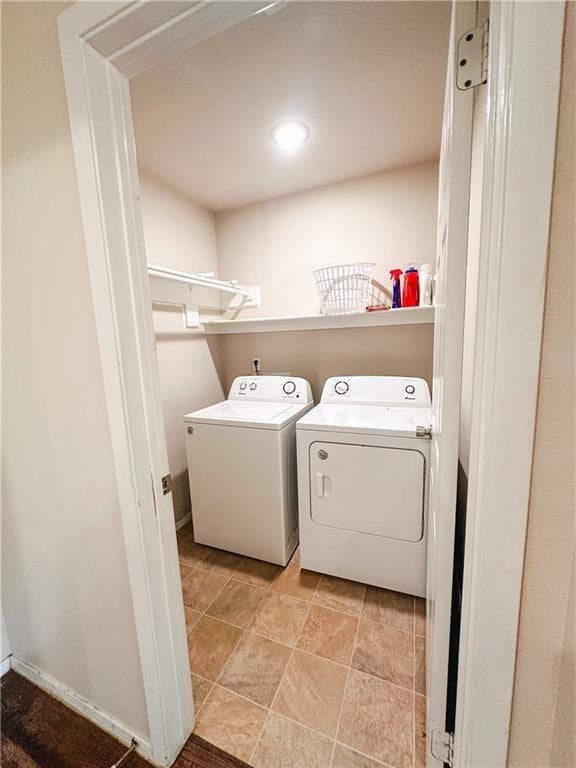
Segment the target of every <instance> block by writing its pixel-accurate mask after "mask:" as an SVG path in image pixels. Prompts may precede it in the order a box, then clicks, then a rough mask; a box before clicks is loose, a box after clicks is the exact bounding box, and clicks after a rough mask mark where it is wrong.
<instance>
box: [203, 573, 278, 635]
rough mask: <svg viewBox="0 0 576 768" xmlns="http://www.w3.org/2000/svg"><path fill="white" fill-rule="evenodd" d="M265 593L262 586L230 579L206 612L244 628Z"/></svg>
mask: <svg viewBox="0 0 576 768" xmlns="http://www.w3.org/2000/svg"><path fill="white" fill-rule="evenodd" d="M265 595H266V591H265V590H263V589H261V588H260V587H253V586H251V585H250V584H244V583H243V582H240V581H234V580H233V579H230V581H229V582H228V584H226V586H225V587H224V589H223V590H222V592H220V594H219V595H218V597H217V598H216V599H215V600H214V602H213V603H212V604H211V605H210V607H209V608H208V609H207V610H206V614H207V615H208V616H213V617H214V618H216V619H222V621H227V622H229V623H230V624H235V625H236V626H237V627H242V628H244V627H247V626H248V624H249V622H250V620H251V619H252V617H253V616H254V614H255V613H256V611H257V610H258V606H259V605H260V603H261V602H262V600H263V599H264V596H265Z"/></svg>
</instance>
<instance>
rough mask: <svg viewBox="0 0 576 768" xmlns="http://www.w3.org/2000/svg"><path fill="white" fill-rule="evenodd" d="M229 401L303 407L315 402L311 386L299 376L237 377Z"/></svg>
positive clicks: (231, 388)
mask: <svg viewBox="0 0 576 768" xmlns="http://www.w3.org/2000/svg"><path fill="white" fill-rule="evenodd" d="M228 399H229V400H259V401H260V402H282V401H288V402H293V403H297V404H303V405H307V404H309V403H311V402H313V400H312V390H311V389H310V384H309V383H308V382H307V381H306V379H301V378H299V377H298V376H237V377H236V378H235V379H234V381H233V382H232V386H231V387H230V394H229V395H228Z"/></svg>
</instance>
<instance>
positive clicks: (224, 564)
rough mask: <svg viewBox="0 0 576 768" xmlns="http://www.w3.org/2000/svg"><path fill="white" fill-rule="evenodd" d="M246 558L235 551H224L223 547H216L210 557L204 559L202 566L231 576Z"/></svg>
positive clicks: (206, 569) (220, 574) (212, 571)
mask: <svg viewBox="0 0 576 768" xmlns="http://www.w3.org/2000/svg"><path fill="white" fill-rule="evenodd" d="M243 559H244V558H242V557H241V556H240V555H235V554H234V553H233V552H224V550H222V549H214V550H212V552H211V553H210V554H209V555H208V557H207V558H206V559H205V560H203V561H202V563H201V566H202V568H203V569H204V570H205V571H210V572H211V573H217V574H218V575H219V576H226V577H230V576H232V574H233V573H234V571H235V570H236V569H237V568H238V566H239V565H240V563H241V562H242V560H243Z"/></svg>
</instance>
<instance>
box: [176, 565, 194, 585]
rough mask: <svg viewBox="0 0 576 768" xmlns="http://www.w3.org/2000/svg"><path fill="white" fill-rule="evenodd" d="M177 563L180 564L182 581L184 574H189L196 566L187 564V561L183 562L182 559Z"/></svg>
mask: <svg viewBox="0 0 576 768" xmlns="http://www.w3.org/2000/svg"><path fill="white" fill-rule="evenodd" d="M179 565H180V581H184V579H185V578H186V576H188V575H190V574H191V573H192V571H193V570H194V568H195V567H196V566H195V565H189V564H188V563H185V562H184V560H180V561H179Z"/></svg>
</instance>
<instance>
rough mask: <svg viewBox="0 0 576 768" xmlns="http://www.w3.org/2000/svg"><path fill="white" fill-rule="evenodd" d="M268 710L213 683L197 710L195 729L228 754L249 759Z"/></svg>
mask: <svg viewBox="0 0 576 768" xmlns="http://www.w3.org/2000/svg"><path fill="white" fill-rule="evenodd" d="M266 715H267V710H266V709H264V708H263V707H259V706H258V704H253V703H252V702H251V701H246V699H243V698H241V697H240V696H237V695H236V694H235V693H232V691H227V690H226V689H225V688H220V687H219V686H218V685H215V686H214V688H212V690H211V691H210V693H209V695H208V698H207V699H206V701H205V703H204V706H203V707H202V710H201V712H200V715H199V717H198V720H197V722H196V726H195V728H194V733H195V734H196V735H197V736H200V737H201V738H202V739H206V741H209V742H210V743H211V744H214V746H216V747H219V748H220V749H223V750H224V751H225V752H227V753H228V754H229V755H234V757H238V758H239V759H240V760H244V761H246V760H248V759H249V758H250V755H251V754H252V752H253V750H254V747H255V746H256V741H257V740H258V736H259V735H260V732H261V731H262V726H263V725H264V720H265V719H266Z"/></svg>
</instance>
